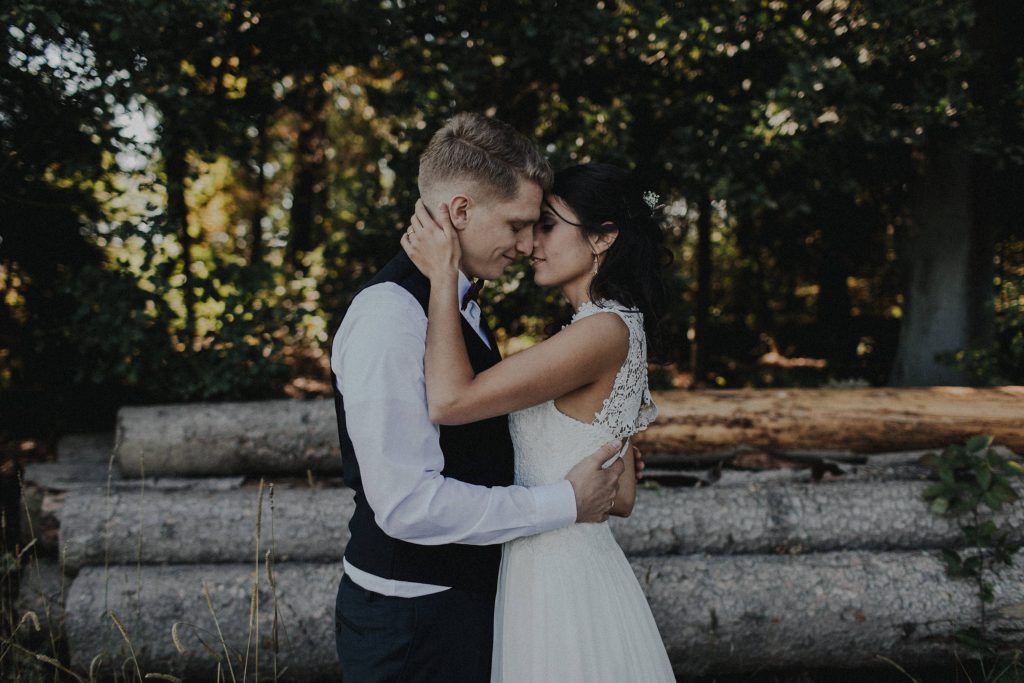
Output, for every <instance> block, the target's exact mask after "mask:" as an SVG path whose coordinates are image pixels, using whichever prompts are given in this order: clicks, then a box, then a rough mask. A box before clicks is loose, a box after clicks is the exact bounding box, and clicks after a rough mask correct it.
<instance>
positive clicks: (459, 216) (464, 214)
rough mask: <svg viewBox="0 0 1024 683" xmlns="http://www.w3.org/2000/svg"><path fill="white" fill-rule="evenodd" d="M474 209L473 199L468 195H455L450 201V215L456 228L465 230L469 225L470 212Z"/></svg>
mask: <svg viewBox="0 0 1024 683" xmlns="http://www.w3.org/2000/svg"><path fill="white" fill-rule="evenodd" d="M472 209H473V200H472V199H470V198H469V197H467V196H466V195H455V196H454V197H452V199H451V201H450V202H448V217H449V218H450V219H451V221H452V225H453V226H455V229H456V230H465V228H466V226H467V225H469V214H470V211H472Z"/></svg>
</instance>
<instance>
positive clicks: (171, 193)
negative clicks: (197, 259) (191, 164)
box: [163, 130, 196, 342]
mask: <svg viewBox="0 0 1024 683" xmlns="http://www.w3.org/2000/svg"><path fill="white" fill-rule="evenodd" d="M164 135H165V139H164V144H163V152H164V171H165V173H166V174H167V228H168V231H169V232H170V233H171V234H174V235H177V236H178V239H179V240H180V241H181V265H182V273H184V275H185V283H184V284H183V285H182V288H183V290H182V291H183V295H184V303H185V334H186V336H187V337H188V339H189V342H191V340H192V338H193V337H194V336H195V308H196V295H195V291H194V288H193V286H192V236H191V235H190V234H189V232H188V204H187V203H186V201H185V179H186V178H187V176H188V160H187V159H186V158H185V154H186V150H185V147H184V145H183V144H182V142H181V138H180V137H179V136H178V135H177V134H176V132H175V131H174V130H167V131H166V132H165V133H164Z"/></svg>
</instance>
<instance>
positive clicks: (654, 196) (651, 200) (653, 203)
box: [644, 190, 661, 211]
mask: <svg viewBox="0 0 1024 683" xmlns="http://www.w3.org/2000/svg"><path fill="white" fill-rule="evenodd" d="M660 199H661V195H659V194H658V193H657V192H652V191H650V190H648V191H647V192H644V204H646V205H647V208H649V209H650V210H651V211H654V209H656V208H657V207H658V200H660Z"/></svg>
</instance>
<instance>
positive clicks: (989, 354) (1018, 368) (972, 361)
mask: <svg viewBox="0 0 1024 683" xmlns="http://www.w3.org/2000/svg"><path fill="white" fill-rule="evenodd" d="M995 308H996V310H995V323H994V327H995V333H994V335H993V336H992V339H991V340H989V341H986V342H982V343H980V344H975V345H973V346H969V347H967V348H966V349H961V350H959V351H956V352H952V353H948V354H943V355H942V359H943V360H944V361H945V362H946V363H948V364H949V365H951V366H952V367H955V368H958V369H960V370H966V371H967V372H968V373H969V374H970V377H971V380H972V382H973V383H975V384H979V385H989V386H1001V385H1007V384H1013V385H1016V384H1024V276H1018V277H1010V278H1007V279H1004V280H1003V281H1002V282H1001V285H1000V287H999V291H998V292H997V293H996V296H995Z"/></svg>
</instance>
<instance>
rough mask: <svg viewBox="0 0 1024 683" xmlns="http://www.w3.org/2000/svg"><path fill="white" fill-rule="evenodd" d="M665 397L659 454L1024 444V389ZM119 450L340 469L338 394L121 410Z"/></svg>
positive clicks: (154, 458)
mask: <svg viewBox="0 0 1024 683" xmlns="http://www.w3.org/2000/svg"><path fill="white" fill-rule="evenodd" d="M655 401H656V402H657V403H658V406H659V409H660V416H659V418H658V420H657V422H655V423H654V424H653V425H652V426H651V427H650V428H649V429H648V430H647V431H646V432H645V433H643V434H641V435H638V437H637V438H636V443H637V444H638V445H640V446H641V447H642V448H644V449H645V450H646V451H649V452H662V453H682V454H685V453H703V452H709V451H723V450H729V449H733V448H736V447H737V446H738V445H740V444H744V445H749V446H752V447H755V448H763V449H769V450H796V449H814V450H853V451H858V452H864V453H877V452H883V451H895V450H911V449H921V448H940V447H943V446H946V445H948V444H951V443H958V442H962V441H963V440H964V439H965V438H966V437H968V436H970V435H973V434H979V433H983V434H992V435H993V436H994V437H995V441H996V442H997V443H1000V444H1004V445H1006V446H1008V447H1009V448H1010V449H1011V450H1014V451H1016V452H1018V453H1020V452H1024V387H999V388H993V389H972V388H966V387H935V388H930V389H784V390H781V389H780V390H776V389H744V390H723V391H696V392H683V391H673V392H659V393H656V395H655ZM116 453H117V460H118V463H119V465H120V467H121V470H122V472H123V473H124V474H125V476H139V475H140V474H141V473H143V472H145V473H146V474H148V475H150V476H209V475H217V474H220V475H224V474H255V473H304V472H305V471H306V470H307V469H309V470H313V471H314V472H331V473H336V472H338V471H339V469H340V467H341V459H340V457H339V455H338V453H339V451H338V436H337V427H336V423H335V418H334V409H333V406H332V403H331V401H329V400H312V401H260V402H252V403H205V404H204V403H197V404H188V405H175V406H152V407H129V408H122V409H121V412H120V413H119V416H118V433H117V446H116Z"/></svg>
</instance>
